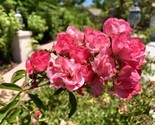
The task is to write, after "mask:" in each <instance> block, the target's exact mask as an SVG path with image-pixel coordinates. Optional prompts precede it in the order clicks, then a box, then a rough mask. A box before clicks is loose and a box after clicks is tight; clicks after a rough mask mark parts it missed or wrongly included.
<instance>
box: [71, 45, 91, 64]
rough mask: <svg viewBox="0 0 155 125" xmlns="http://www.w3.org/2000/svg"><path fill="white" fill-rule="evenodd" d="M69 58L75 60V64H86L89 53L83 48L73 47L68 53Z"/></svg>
mask: <svg viewBox="0 0 155 125" xmlns="http://www.w3.org/2000/svg"><path fill="white" fill-rule="evenodd" d="M69 54H70V57H71V58H73V59H74V60H75V62H76V63H80V64H87V62H88V60H89V58H90V57H91V54H90V52H89V51H88V50H87V49H86V48H85V47H83V46H80V47H73V48H72V49H71V50H70V51H69Z"/></svg>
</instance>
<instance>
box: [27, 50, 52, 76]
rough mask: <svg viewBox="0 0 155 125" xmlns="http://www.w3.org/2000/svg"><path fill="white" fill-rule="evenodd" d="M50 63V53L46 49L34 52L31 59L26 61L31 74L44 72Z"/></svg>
mask: <svg viewBox="0 0 155 125" xmlns="http://www.w3.org/2000/svg"><path fill="white" fill-rule="evenodd" d="M49 63H50V54H49V52H47V51H45V50H38V51H36V52H34V53H33V54H32V55H31V57H30V60H28V61H26V70H27V72H28V74H29V75H32V74H33V73H36V72H43V71H45V70H46V69H47V67H48V66H49Z"/></svg>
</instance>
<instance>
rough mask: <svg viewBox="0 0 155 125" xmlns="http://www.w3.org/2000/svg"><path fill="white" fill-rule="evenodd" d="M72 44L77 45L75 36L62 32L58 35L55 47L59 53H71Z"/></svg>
mask: <svg viewBox="0 0 155 125" xmlns="http://www.w3.org/2000/svg"><path fill="white" fill-rule="evenodd" d="M72 46H75V41H74V37H72V36H71V35H70V34H67V33H64V32H61V33H59V34H58V36H57V42H56V44H55V45H54V46H53V49H54V50H55V51H56V52H57V53H58V54H66V53H69V51H70V49H71V47H72Z"/></svg>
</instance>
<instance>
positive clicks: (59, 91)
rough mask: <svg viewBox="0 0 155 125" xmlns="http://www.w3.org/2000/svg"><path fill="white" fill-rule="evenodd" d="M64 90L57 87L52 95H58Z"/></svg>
mask: <svg viewBox="0 0 155 125" xmlns="http://www.w3.org/2000/svg"><path fill="white" fill-rule="evenodd" d="M63 91H65V89H63V88H60V89H57V90H56V91H55V93H54V95H59V94H60V93H61V92H63Z"/></svg>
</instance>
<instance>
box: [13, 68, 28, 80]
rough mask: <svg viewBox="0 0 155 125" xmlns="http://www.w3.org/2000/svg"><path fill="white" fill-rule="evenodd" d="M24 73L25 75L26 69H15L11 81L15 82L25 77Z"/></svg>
mask: <svg viewBox="0 0 155 125" xmlns="http://www.w3.org/2000/svg"><path fill="white" fill-rule="evenodd" d="M25 75H26V71H25V70H18V71H16V72H15V73H14V74H13V76H12V78H11V83H15V82H17V81H18V80H20V79H21V78H23V77H25Z"/></svg>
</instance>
